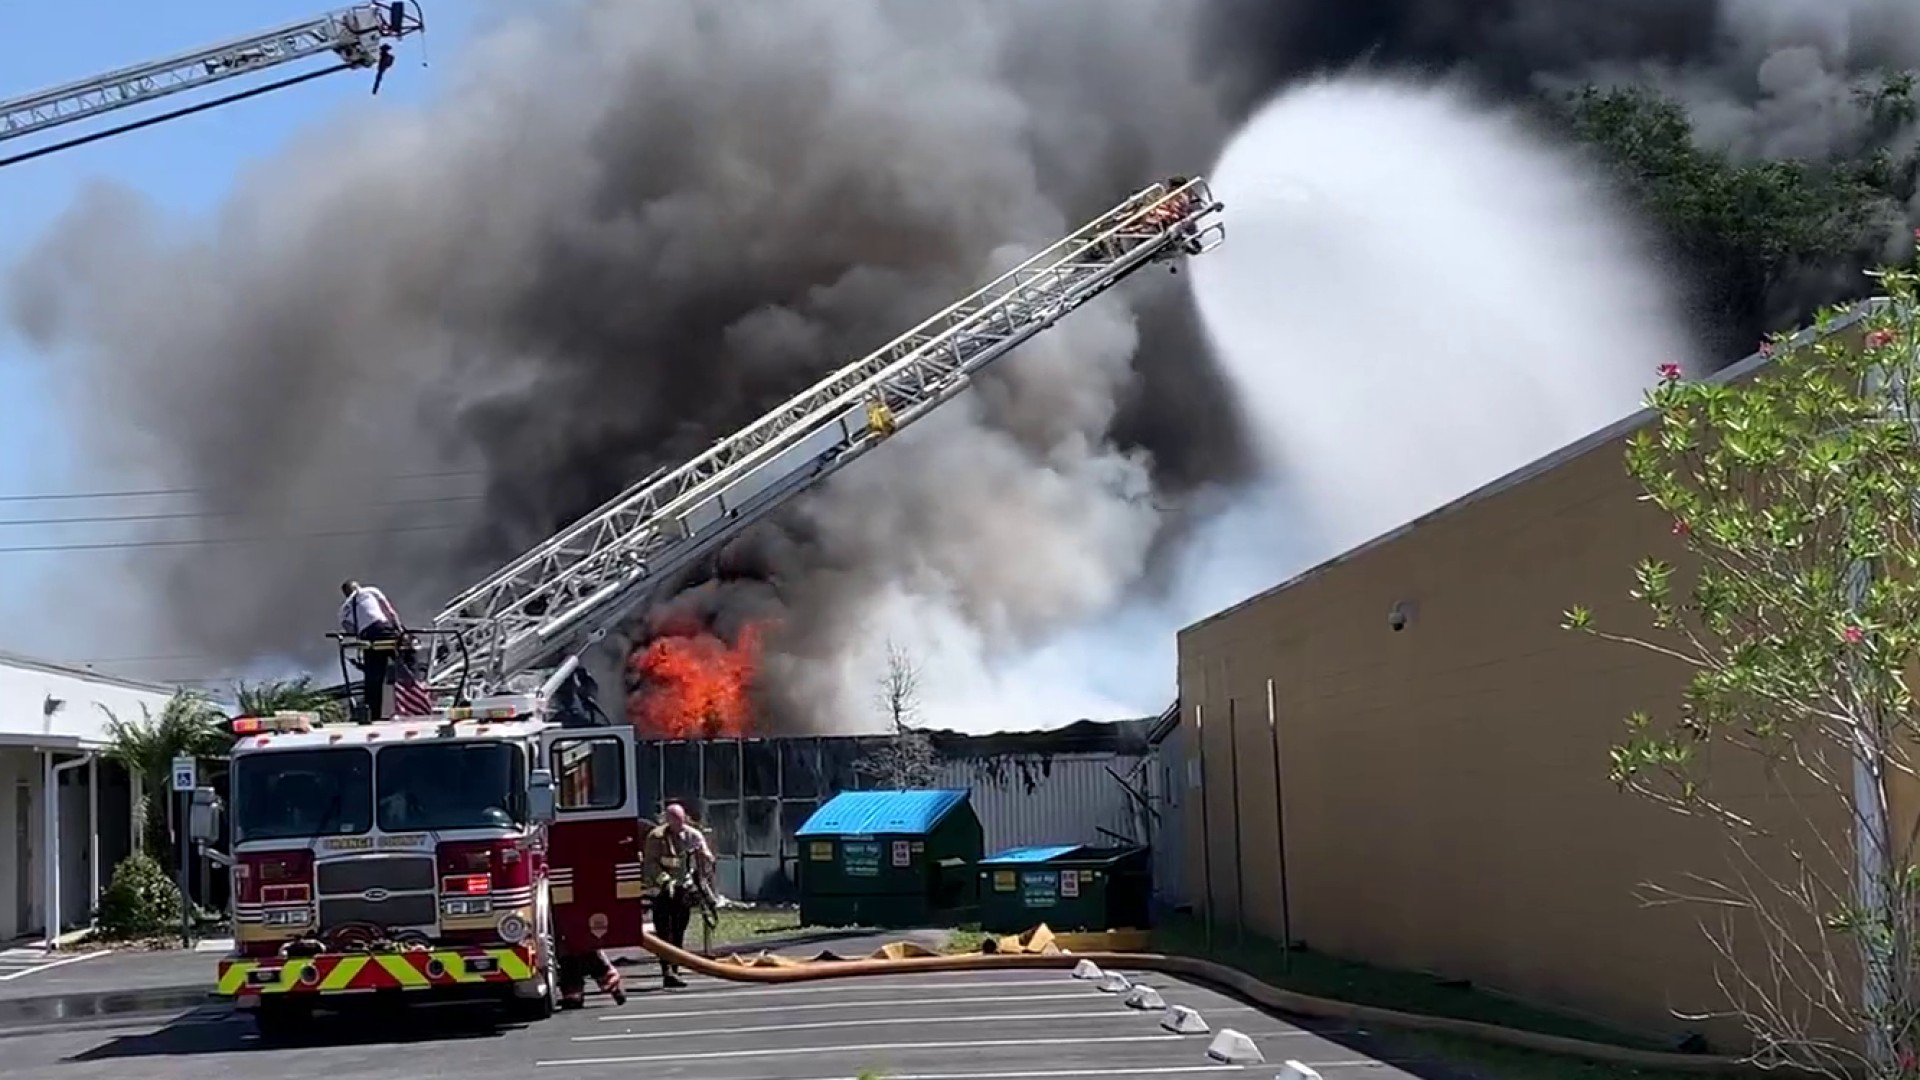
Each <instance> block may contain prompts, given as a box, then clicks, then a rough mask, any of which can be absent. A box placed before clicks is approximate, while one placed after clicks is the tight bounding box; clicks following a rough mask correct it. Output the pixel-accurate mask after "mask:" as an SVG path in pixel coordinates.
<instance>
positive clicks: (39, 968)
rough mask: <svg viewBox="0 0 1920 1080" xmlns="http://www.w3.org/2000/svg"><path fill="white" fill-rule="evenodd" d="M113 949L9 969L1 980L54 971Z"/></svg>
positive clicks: (7, 980)
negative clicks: (13, 969) (14, 969)
mask: <svg viewBox="0 0 1920 1080" xmlns="http://www.w3.org/2000/svg"><path fill="white" fill-rule="evenodd" d="M112 951H113V950H112V949H100V950H98V951H97V952H84V953H74V954H73V955H72V956H63V957H61V958H60V959H58V960H49V961H47V962H46V963H44V964H36V965H35V966H33V967H27V968H21V969H20V970H18V971H9V972H7V973H6V974H5V975H0V982H12V981H13V980H15V979H21V978H25V977H26V976H28V975H38V974H40V973H41V972H43V971H52V970H53V969H54V968H57V967H66V966H67V965H68V964H77V963H79V962H80V961H82V960H92V959H94V958H95V957H100V956H105V955H107V954H108V953H110V952H112Z"/></svg>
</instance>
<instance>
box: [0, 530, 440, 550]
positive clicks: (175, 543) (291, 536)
mask: <svg viewBox="0 0 1920 1080" xmlns="http://www.w3.org/2000/svg"><path fill="white" fill-rule="evenodd" d="M461 528H465V526H464V525H460V524H454V523H446V524H440V525H403V526H398V527H396V528H392V529H353V530H348V531H345V532H310V533H286V534H282V535H280V536H205V537H191V538H182V539H179V540H123V541H117V542H111V543H98V544H20V545H17V546H13V547H0V555H24V554H29V553H35V552H53V551H120V550H126V549H130V548H167V547H202V546H209V545H215V544H284V543H287V542H288V541H295V540H338V539H346V538H348V537H354V536H391V535H393V534H395V533H422V532H449V531H452V530H455V529H461Z"/></svg>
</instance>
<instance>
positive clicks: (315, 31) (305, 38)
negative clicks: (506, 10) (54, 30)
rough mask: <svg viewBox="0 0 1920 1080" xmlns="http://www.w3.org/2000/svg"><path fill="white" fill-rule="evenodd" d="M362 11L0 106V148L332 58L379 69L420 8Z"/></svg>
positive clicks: (414, 24)
mask: <svg viewBox="0 0 1920 1080" xmlns="http://www.w3.org/2000/svg"><path fill="white" fill-rule="evenodd" d="M407 8H408V5H406V4H395V3H366V4H356V5H354V6H353V7H349V8H343V9H341V10H339V11H334V12H330V13H328V14H326V15H321V16H319V17H318V18H313V19H308V20H306V21H305V22H298V23H294V24H292V25H290V26H283V27H280V28H279V29H277V30H269V31H267V32H265V33H261V34H250V35H248V36H246V37H244V38H239V39H237V40H235V41H229V42H226V43H225V44H221V45H214V46H210V47H208V48H204V49H196V50H194V51H193V52H190V53H182V54H181V55H179V56H174V57H169V58H168V59H165V60H155V61H152V62H150V63H145V64H137V65H135V66H133V67H128V68H121V69H120V70H118V71H110V72H108V73H106V74H104V75H97V76H95V77H93V78H91V79H85V80H82V81H80V82H76V83H69V84H67V85H66V86H57V87H54V88H53V89H51V90H42V91H39V92H37V93H33V94H28V95H27V96H25V97H19V98H14V99H12V100H10V101H0V142H4V141H5V140H7V139H14V138H19V137H20V136H22V135H31V134H33V133H34V132H37V131H45V130H47V129H48V128H53V127H58V126H60V125H61V124H70V123H73V122H75V121H79V120H86V119H88V118H90V117H95V116H99V115H101V114H102V113H109V112H112V111H114V110H116V109H124V108H127V107H129V106H133V105H142V104H145V103H147V102H149V101H154V100H157V99H159V98H163V97H167V96H169V95H172V94H178V93H182V92H184V91H188V90H197V89H200V88H201V87H204V86H211V85H213V84H214V83H218V82H224V81H225V80H227V79H232V78H236V77H238V76H241V75H249V74H252V73H254V72H258V71H265V70H267V69H268V68H274V67H279V66H280V65H282V64H291V63H293V62H295V61H298V60H305V59H306V58H308V57H310V56H319V55H321V54H323V53H332V54H333V55H334V56H335V57H337V58H338V59H339V61H340V63H341V64H342V65H343V66H345V67H349V68H370V67H373V66H375V65H376V64H378V63H379V62H380V46H381V42H382V40H383V39H398V38H401V37H404V36H406V35H408V34H411V33H414V32H416V31H418V30H420V29H422V27H423V24H422V22H421V21H420V18H419V16H418V14H417V13H418V11H419V6H418V5H417V4H415V5H413V10H414V14H409V13H408V11H407Z"/></svg>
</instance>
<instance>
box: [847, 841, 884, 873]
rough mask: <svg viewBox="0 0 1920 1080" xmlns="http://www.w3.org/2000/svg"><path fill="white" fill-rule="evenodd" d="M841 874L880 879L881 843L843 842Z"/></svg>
mask: <svg viewBox="0 0 1920 1080" xmlns="http://www.w3.org/2000/svg"><path fill="white" fill-rule="evenodd" d="M840 872H841V873H843V874H845V875H847V876H848V877H879V876H880V841H878V840H842V841H841V842H840Z"/></svg>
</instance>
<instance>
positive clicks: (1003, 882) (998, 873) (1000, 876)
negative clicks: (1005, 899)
mask: <svg viewBox="0 0 1920 1080" xmlns="http://www.w3.org/2000/svg"><path fill="white" fill-rule="evenodd" d="M1013 889H1014V878H1013V871H1011V870H995V871H994V872H993V891H994V892H1012V891H1013Z"/></svg>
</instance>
